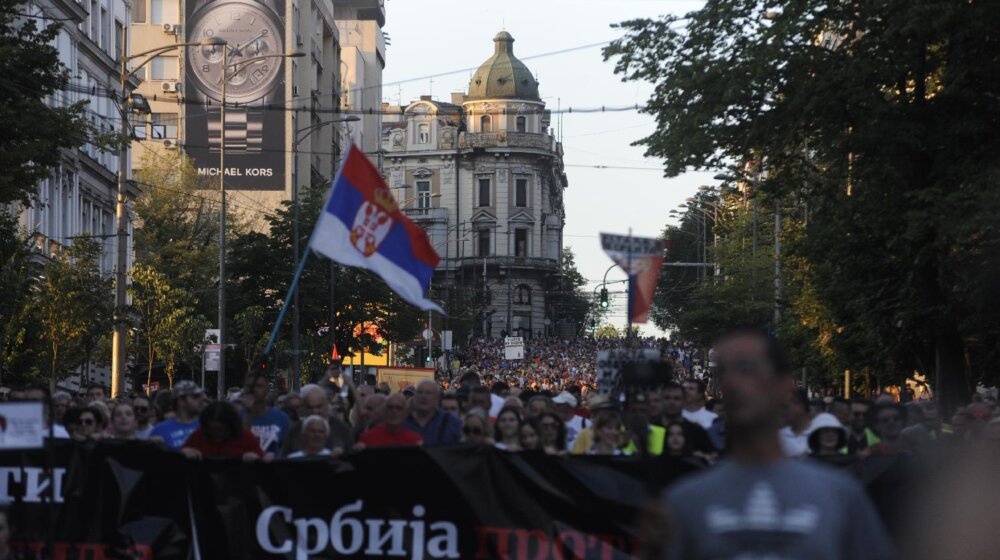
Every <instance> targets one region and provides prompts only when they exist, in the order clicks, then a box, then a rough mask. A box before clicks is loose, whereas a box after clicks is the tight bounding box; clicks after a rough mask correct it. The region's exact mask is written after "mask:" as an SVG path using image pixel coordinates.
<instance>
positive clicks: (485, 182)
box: [479, 179, 490, 206]
mask: <svg viewBox="0 0 1000 560" xmlns="http://www.w3.org/2000/svg"><path fill="white" fill-rule="evenodd" d="M489 205H490V180H489V179H480V180H479V206H489Z"/></svg>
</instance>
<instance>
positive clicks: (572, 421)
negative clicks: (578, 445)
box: [552, 391, 590, 451]
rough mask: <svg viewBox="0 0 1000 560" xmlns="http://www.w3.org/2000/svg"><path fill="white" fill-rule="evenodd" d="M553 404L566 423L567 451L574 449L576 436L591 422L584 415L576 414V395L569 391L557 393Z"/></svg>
mask: <svg viewBox="0 0 1000 560" xmlns="http://www.w3.org/2000/svg"><path fill="white" fill-rule="evenodd" d="M552 405H553V406H552V411H553V412H555V414H556V416H558V417H559V419H560V420H562V421H563V424H566V451H572V450H573V442H574V441H576V436H578V435H580V432H581V431H583V429H584V428H586V427H588V426H589V425H590V422H589V421H588V420H587V419H586V418H584V417H583V416H579V415H577V414H576V397H574V396H573V395H572V393H570V392H569V391H563V392H562V393H559V394H558V395H556V396H555V398H553V399H552Z"/></svg>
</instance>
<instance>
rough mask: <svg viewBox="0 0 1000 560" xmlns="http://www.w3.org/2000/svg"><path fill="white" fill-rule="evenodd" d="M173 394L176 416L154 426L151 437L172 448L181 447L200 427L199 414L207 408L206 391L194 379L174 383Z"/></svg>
mask: <svg viewBox="0 0 1000 560" xmlns="http://www.w3.org/2000/svg"><path fill="white" fill-rule="evenodd" d="M172 394H173V400H174V412H175V414H174V417H173V418H168V419H166V420H164V421H163V422H160V423H159V424H157V425H156V426H153V430H152V431H151V432H150V433H149V439H150V440H154V441H159V442H162V443H163V444H164V445H166V446H167V447H169V448H170V449H180V448H181V446H182V445H184V442H185V441H187V438H188V436H190V435H191V433H192V432H194V431H195V429H197V428H198V415H199V414H201V411H202V409H203V408H205V391H203V390H202V388H201V387H199V386H198V384H197V383H195V382H194V381H189V380H183V381H178V382H177V383H174V388H173V390H172Z"/></svg>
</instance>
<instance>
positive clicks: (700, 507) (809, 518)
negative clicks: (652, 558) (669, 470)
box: [660, 330, 894, 560]
mask: <svg viewBox="0 0 1000 560" xmlns="http://www.w3.org/2000/svg"><path fill="white" fill-rule="evenodd" d="M715 348H716V349H717V351H718V360H719V377H720V385H721V390H722V393H723V394H724V395H725V396H726V406H727V416H728V420H727V422H728V426H727V429H728V431H729V437H730V445H729V448H728V455H727V456H728V459H729V460H727V461H725V462H723V463H722V464H720V465H718V466H716V467H714V468H712V469H706V470H704V471H701V472H699V473H697V474H694V475H691V476H688V477H686V478H684V479H682V480H680V481H678V482H677V483H675V484H674V485H673V486H672V487H671V488H670V489H669V490H668V492H667V494H666V498H665V501H664V506H665V508H666V517H665V518H666V520H667V523H668V524H669V526H668V527H663V528H662V531H660V533H661V534H664V535H666V534H670V535H671V538H670V541H669V543H666V544H668V545H669V555H668V557H669V558H672V559H679V558H748V557H754V558H800V559H811V560H827V559H852V560H869V559H876V560H881V559H888V558H892V557H893V556H894V551H893V547H892V544H891V542H890V541H889V538H888V536H887V534H886V532H885V528H884V527H883V525H882V521H881V519H880V518H879V516H878V514H877V513H876V512H875V509H874V508H873V507H872V504H871V502H869V500H868V497H867V496H866V495H865V493H864V491H863V490H862V488H861V487H860V485H859V484H858V483H857V482H855V481H854V480H853V479H852V478H850V477H849V476H847V475H845V474H843V473H841V472H838V471H835V470H832V469H828V468H826V467H823V466H820V465H816V464H815V463H813V462H811V461H796V460H789V459H787V458H786V457H787V456H786V454H785V452H784V449H783V447H782V443H781V438H780V437H779V435H778V431H779V429H780V428H781V427H782V425H783V424H784V423H785V422H784V421H783V417H782V409H783V408H784V407H786V406H788V405H789V404H790V402H791V401H792V400H793V398H795V397H793V394H794V380H793V376H792V375H791V367H790V366H789V365H788V363H787V361H786V360H785V357H784V354H783V352H782V350H781V348H780V347H779V346H778V345H777V342H776V341H775V340H773V339H772V338H770V337H767V336H766V335H763V334H761V333H758V332H756V331H749V330H748V331H738V332H735V333H732V334H729V335H726V336H724V337H722V338H721V339H720V340H719V341H718V343H717V344H716V345H715Z"/></svg>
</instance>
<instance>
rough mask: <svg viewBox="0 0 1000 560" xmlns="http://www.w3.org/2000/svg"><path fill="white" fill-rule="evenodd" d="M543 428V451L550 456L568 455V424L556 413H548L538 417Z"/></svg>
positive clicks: (541, 434) (541, 433) (541, 435)
mask: <svg viewBox="0 0 1000 560" xmlns="http://www.w3.org/2000/svg"><path fill="white" fill-rule="evenodd" d="M538 425H539V426H540V427H541V432H540V433H539V436H540V437H541V444H542V450H543V451H545V453H547V454H549V455H565V454H566V424H565V423H564V422H563V421H562V418H560V417H558V416H556V415H555V413H554V412H546V413H544V414H542V415H541V416H539V417H538Z"/></svg>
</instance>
